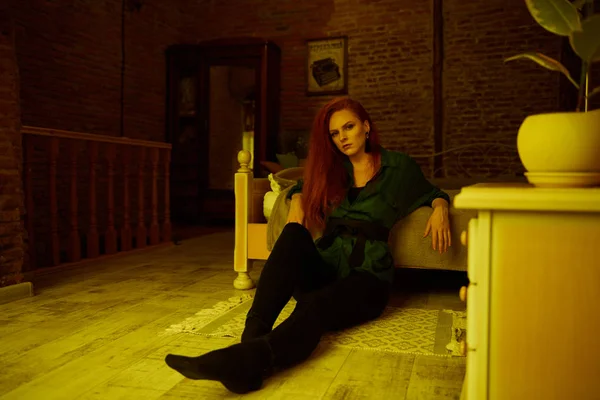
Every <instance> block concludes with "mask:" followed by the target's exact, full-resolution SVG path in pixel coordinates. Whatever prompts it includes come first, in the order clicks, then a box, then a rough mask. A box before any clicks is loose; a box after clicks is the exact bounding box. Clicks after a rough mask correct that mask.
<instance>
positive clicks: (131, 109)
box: [12, 0, 560, 221]
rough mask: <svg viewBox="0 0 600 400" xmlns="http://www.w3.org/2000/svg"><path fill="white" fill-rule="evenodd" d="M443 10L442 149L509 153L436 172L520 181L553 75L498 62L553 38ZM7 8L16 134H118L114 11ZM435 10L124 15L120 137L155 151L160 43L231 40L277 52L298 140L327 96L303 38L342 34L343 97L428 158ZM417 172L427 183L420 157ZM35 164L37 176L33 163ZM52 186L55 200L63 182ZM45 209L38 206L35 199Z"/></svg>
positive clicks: (170, 10)
mask: <svg viewBox="0 0 600 400" xmlns="http://www.w3.org/2000/svg"><path fill="white" fill-rule="evenodd" d="M443 5H444V15H443V20H444V38H445V39H444V46H445V61H444V75H443V95H444V107H445V109H444V147H445V148H453V147H456V146H461V145H464V144H471V143H474V142H478V141H482V140H490V141H494V142H498V143H501V144H504V145H506V146H508V147H496V148H493V149H492V151H491V152H490V153H489V155H488V157H482V156H481V155H480V154H479V153H476V152H473V151H467V152H465V154H464V156H463V158H462V161H463V167H464V169H463V170H460V169H457V168H455V166H454V165H453V164H452V160H450V159H446V166H447V174H448V175H468V174H470V175H481V174H486V173H494V174H498V173H503V172H504V171H505V170H506V167H507V166H510V165H511V163H512V164H513V165H514V164H515V163H516V168H515V169H516V170H519V169H520V168H519V164H520V163H519V160H518V157H516V152H515V150H514V144H515V142H516V133H517V130H518V127H519V124H520V123H521V122H522V120H523V118H524V117H525V116H526V115H527V114H530V113H535V112H543V111H553V110H556V109H557V108H558V103H559V96H558V85H557V83H558V79H559V76H558V74H557V73H552V72H549V71H545V70H544V69H542V68H541V67H538V66H536V65H535V64H534V63H532V62H527V61H522V62H515V63H512V64H508V65H505V64H504V63H503V58H504V57H506V56H509V55H512V54H516V53H518V52H521V51H529V50H539V51H543V52H544V53H545V54H547V55H549V56H558V54H559V50H560V49H559V46H560V40H558V38H557V37H555V36H553V35H551V34H549V33H547V32H545V31H544V30H543V29H542V28H540V27H539V26H537V24H536V23H535V21H534V20H533V19H532V18H531V16H530V15H529V12H528V11H527V8H526V6H525V4H524V2H523V1H522V0H477V1H470V2H469V1H462V0H444V2H443ZM12 6H13V9H14V17H15V20H16V22H17V24H16V53H17V59H18V64H19V68H20V75H21V109H22V120H23V124H25V125H33V126H41V127H51V128H59V129H65V130H73V131H81V132H90V133H97V134H105V135H119V134H120V126H121V119H120V111H121V105H120V101H121V92H120V87H121V1H120V0H95V1H72V0H53V1H47V0H18V1H17V0H12ZM432 12H433V11H432V2H431V1H425V2H415V1H412V0H411V1H409V0H379V1H366V0H359V1H355V2H347V1H342V0H312V1H309V2H299V1H296V2H292V1H287V0H286V1H281V0H269V1H267V0H263V1H258V0H236V1H198V0H174V1H172V2H166V1H144V2H143V7H142V9H141V10H139V11H132V10H128V11H127V13H126V17H125V60H126V62H125V69H124V88H125V90H124V121H123V127H124V134H125V135H126V136H129V137H133V138H144V139H149V140H164V129H165V105H164V101H165V59H164V50H165V49H166V48H167V46H168V45H170V44H174V43H195V42H199V41H203V40H209V39H215V38H225V37H235V36H258V37H264V38H268V39H271V40H273V41H274V42H275V43H277V44H278V45H279V46H280V47H281V49H282V88H281V118H280V120H281V130H282V131H302V130H306V129H308V128H309V127H310V125H311V122H312V119H313V116H314V114H315V112H316V111H317V110H318V108H319V107H320V106H321V105H322V104H324V103H325V102H326V101H328V100H329V99H330V97H307V96H306V95H305V79H306V78H305V72H306V71H305V68H306V67H305V57H306V48H305V40H306V39H308V38H320V37H326V36H337V35H345V36H348V38H349V56H348V57H349V58H348V66H349V94H350V95H351V96H353V97H355V98H357V99H358V100H360V101H361V102H363V104H364V105H365V106H366V108H367V109H368V110H369V111H370V112H371V114H372V117H373V118H374V120H375V121H376V123H377V125H378V127H379V128H380V130H381V133H382V140H383V143H384V145H385V146H387V147H389V148H391V149H396V150H403V151H407V152H409V153H411V154H415V153H419V154H423V153H430V152H432V151H433V148H434V147H433V137H434V136H433V127H434V123H433V122H434V118H435V116H434V115H433V80H432V62H433V54H432V52H433V44H432V41H433V26H432V20H433V18H432ZM17 142H18V140H17ZM488 150H489V149H488ZM81 159H82V160H85V157H84V156H82V158H81ZM38 161H41V159H40V160H38ZM419 162H420V163H421V164H422V166H423V167H424V169H425V171H426V172H427V173H428V174H429V173H431V160H428V159H419ZM39 167H40V171H41V172H42V173H43V171H44V169H43V168H44V164H40V165H39ZM82 168H83V171H85V168H86V167H82ZM513 172H514V171H513ZM83 174H85V172H83ZM81 179H82V185H80V190H81V191H82V192H83V194H85V177H83V178H81ZM59 183H60V184H61V185H62V188H63V189H62V190H63V193H66V186H65V185H66V184H67V183H68V181H67V180H65V179H63V178H61V180H59ZM38 184H45V176H42V177H41V178H39V180H38ZM99 190H102V189H100V188H99ZM40 193H42V192H40ZM46 200H47V198H46V197H44V195H40V197H39V198H38V199H37V200H36V202H37V203H39V204H42V205H44V204H47V201H46ZM82 201H83V202H84V203H85V200H82ZM66 204H67V203H66V202H61V207H62V208H61V211H60V216H61V218H63V219H62V221H64V220H65V218H67V217H68V212H67V211H66V210H67V209H66V207H67V205H66ZM146 204H147V205H148V201H147V202H146ZM80 212H81V213H85V207H81V208H80ZM101 220H102V219H101V218H99V221H101Z"/></svg>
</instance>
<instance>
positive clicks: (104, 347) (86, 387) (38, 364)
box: [0, 232, 465, 400]
mask: <svg viewBox="0 0 600 400" xmlns="http://www.w3.org/2000/svg"><path fill="white" fill-rule="evenodd" d="M232 252H233V234H232V233H231V232H221V233H219V232H217V233H214V232H213V233H208V234H206V235H205V236H202V237H199V238H187V239H183V240H182V242H181V245H178V246H173V247H170V248H163V249H158V250H154V251H152V252H150V253H145V254H138V255H131V256H127V257H122V258H119V259H113V260H111V261H105V262H102V263H95V264H87V265H85V266H84V267H79V268H73V269H70V270H63V271H60V272H54V273H52V274H48V275H40V276H38V277H36V278H35V280H34V287H35V291H36V293H37V295H36V296H35V297H32V298H29V299H24V300H20V301H16V302H13V303H9V304H4V305H1V306H0V365H1V366H2V373H0V398H1V399H6V400H9V399H11V400H12V399H18V400H28V399H31V400H49V399H107V400H116V399H128V400H132V399H143V400H151V399H188V398H189V399H237V398H248V399H298V400H303V399H377V400H383V399H398V400H402V399H415V400H416V399H458V398H459V395H460V389H461V385H462V381H463V377H464V372H465V359H464V358H461V357H455V358H442V357H435V356H415V355H409V354H387V353H377V352H370V351H359V350H349V349H342V348H326V347H325V346H319V348H318V349H317V350H316V351H315V352H314V353H313V355H312V356H311V357H310V359H309V360H307V361H306V362H305V363H303V364H302V365H299V366H297V367H295V368H293V369H290V370H288V371H285V372H283V373H280V374H278V375H276V376H274V377H271V378H270V379H268V380H267V381H266V382H265V385H264V387H263V389H261V390H260V391H258V392H254V393H251V394H249V395H245V396H239V395H234V394H231V393H229V392H228V391H227V390H226V389H225V388H224V387H222V386H221V384H220V383H217V382H204V381H192V380H188V379H185V378H183V377H182V376H181V375H179V374H178V373H176V372H174V371H173V370H171V369H169V368H168V367H167V366H166V364H165V363H164V357H165V355H166V354H167V353H176V354H185V355H198V354H201V353H204V352H206V351H209V350H212V349H217V348H220V347H224V346H227V345H229V344H231V343H233V342H234V341H233V340H230V339H218V338H202V337H198V336H191V335H186V334H180V335H175V336H160V333H161V332H163V331H164V330H165V329H166V328H167V327H169V326H170V325H171V324H175V323H179V322H181V321H182V320H184V319H185V318H186V317H189V316H192V315H193V314H195V313H196V312H197V311H199V310H200V309H202V308H209V307H211V306H212V305H213V304H215V303H216V302H218V301H222V300H225V299H227V298H229V297H232V296H236V295H239V294H241V293H247V292H242V291H237V290H235V289H233V286H232V282H233V279H234V277H235V274H234V273H233V271H232ZM259 272H260V267H258V268H256V269H255V270H254V271H253V272H252V273H251V275H252V276H253V277H254V278H256V277H257V276H258V274H259ZM464 279H465V277H464V274H461V273H458V274H456V273H455V274H447V273H444V272H439V271H437V272H435V271H434V272H425V273H423V272H421V273H417V272H415V271H401V273H399V274H398V278H397V282H398V283H397V285H396V288H395V291H394V298H393V301H392V302H393V303H394V304H396V305H401V304H402V305H406V306H410V307H424V308H439V309H454V310H464V304H463V303H462V302H460V300H459V299H458V289H459V287H460V285H461V284H462V283H463V280H464Z"/></svg>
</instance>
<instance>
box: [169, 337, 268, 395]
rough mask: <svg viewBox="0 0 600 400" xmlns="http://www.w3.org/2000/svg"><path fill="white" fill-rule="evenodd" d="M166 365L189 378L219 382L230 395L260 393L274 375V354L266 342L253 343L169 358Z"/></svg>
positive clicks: (256, 341)
mask: <svg viewBox="0 0 600 400" xmlns="http://www.w3.org/2000/svg"><path fill="white" fill-rule="evenodd" d="M165 362H166V363H167V365H168V366H169V367H171V368H173V369H174V370H176V371H177V372H179V373H180V374H182V375H183V376H185V377H186V378H189V379H205V380H212V381H219V382H221V383H222V384H223V386H225V387H226V388H227V389H228V390H229V391H231V392H233V393H237V394H244V393H248V392H251V391H254V390H258V389H260V388H261V386H262V383H263V379H264V378H265V377H267V376H269V375H270V374H271V373H272V369H273V354H272V352H271V347H270V346H269V343H268V342H267V341H266V340H265V339H254V340H248V341H247V342H244V343H240V344H235V345H233V346H230V347H227V348H224V349H220V350H215V351H211V352H209V353H206V354H204V355H201V356H199V357H185V356H178V355H173V354H168V355H167V357H166V358H165Z"/></svg>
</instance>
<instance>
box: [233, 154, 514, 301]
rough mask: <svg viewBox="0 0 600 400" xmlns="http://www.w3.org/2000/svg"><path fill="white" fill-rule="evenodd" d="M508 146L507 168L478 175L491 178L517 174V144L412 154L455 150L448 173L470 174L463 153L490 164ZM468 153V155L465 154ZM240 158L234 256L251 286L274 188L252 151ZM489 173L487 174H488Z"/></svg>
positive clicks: (263, 254)
mask: <svg viewBox="0 0 600 400" xmlns="http://www.w3.org/2000/svg"><path fill="white" fill-rule="evenodd" d="M498 147H501V148H507V149H510V150H511V151H512V152H514V154H515V157H516V158H515V160H514V161H513V162H511V163H510V164H509V165H508V167H506V170H504V171H502V172H501V173H498V172H496V173H492V172H491V171H489V170H488V172H487V173H484V174H481V175H480V174H479V173H478V174H477V177H478V178H485V177H488V178H491V177H493V176H498V175H500V176H502V175H508V176H513V177H514V175H515V171H517V170H519V168H520V167H521V164H520V162H519V160H518V156H517V155H516V154H517V153H516V148H515V147H514V146H508V145H504V144H502V143H497V142H477V143H472V144H468V145H464V146H460V147H455V148H452V149H448V150H445V151H443V152H440V153H437V154H423V155H415V154H411V157H413V158H416V159H418V158H431V157H433V156H436V155H438V154H448V153H453V154H452V157H451V158H450V159H448V161H445V163H446V165H447V167H445V168H446V169H447V170H448V169H452V171H451V174H449V173H448V171H446V173H447V174H448V175H456V176H466V177H469V176H470V174H469V172H468V171H467V170H466V169H465V168H463V166H462V163H461V157H465V158H467V157H468V158H469V159H471V157H473V156H472V151H473V150H475V151H477V152H479V154H478V156H479V157H480V158H481V160H482V162H481V163H482V165H489V163H487V162H486V161H485V160H486V159H487V157H488V156H489V153H490V151H491V150H492V149H494V148H496V149H497V148H498ZM465 153H466V155H465ZM238 162H239V163H240V168H239V169H238V171H237V172H236V173H235V178H234V193H235V249H234V253H233V254H234V256H233V269H234V271H235V272H237V277H236V278H235V280H234V281H233V286H234V287H235V288H236V289H241V290H248V289H252V288H254V286H255V284H254V281H253V280H252V278H250V274H249V271H250V269H251V268H252V263H253V262H254V260H266V259H267V258H268V257H269V254H270V251H269V250H268V248H267V220H266V218H265V217H264V212H263V201H264V197H265V194H266V193H267V192H268V191H270V190H271V185H270V182H269V180H268V179H267V178H254V171H253V170H252V169H250V165H251V164H250V162H251V155H250V152H249V151H247V150H242V151H240V152H239V153H238ZM486 175H487V176H486Z"/></svg>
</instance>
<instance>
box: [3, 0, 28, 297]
mask: <svg viewBox="0 0 600 400" xmlns="http://www.w3.org/2000/svg"><path fill="white" fill-rule="evenodd" d="M13 34H14V32H13V26H12V21H11V18H10V16H9V14H8V10H7V9H5V8H3V7H0V287H2V286H6V285H11V284H14V283H18V282H20V281H21V280H22V279H23V277H22V275H21V269H22V266H23V261H24V260H23V256H24V251H23V250H24V243H23V234H24V231H23V225H22V224H21V221H20V220H21V214H22V213H23V211H24V208H23V186H22V183H21V182H22V181H21V175H22V170H21V166H22V159H21V154H22V151H21V140H20V125H19V119H20V118H19V112H20V111H19V71H18V68H17V63H16V58H15V51H14V35H13Z"/></svg>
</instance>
